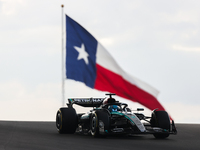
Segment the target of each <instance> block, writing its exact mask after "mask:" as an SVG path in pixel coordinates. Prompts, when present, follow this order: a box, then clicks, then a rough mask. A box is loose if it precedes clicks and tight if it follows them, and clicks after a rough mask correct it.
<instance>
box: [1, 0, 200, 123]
mask: <svg viewBox="0 0 200 150" xmlns="http://www.w3.org/2000/svg"><path fill="white" fill-rule="evenodd" d="M61 4H64V5H65V7H64V12H65V13H66V14H68V15H69V16H70V17H71V18H73V19H74V20H76V21H77V22H79V23H80V24H81V25H82V26H83V27H84V28H86V29H87V30H88V31H89V32H90V33H91V34H92V35H93V36H94V37H95V38H96V39H97V40H98V41H99V42H100V43H101V44H102V45H103V46H104V47H105V48H106V49H107V50H108V51H109V53H110V54H111V55H112V56H113V57H114V58H115V60H116V61H117V62H118V64H119V65H120V66H121V67H122V68H123V69H124V70H125V71H126V72H128V73H130V74H132V75H133V76H135V77H137V78H139V79H141V80H143V81H144V82H146V83H148V84H150V85H151V86H153V87H155V88H156V89H158V90H159V91H160V94H159V96H158V100H159V101H160V102H161V104H162V105H163V106H164V107H165V108H166V110H167V111H168V112H169V114H170V115H171V116H172V118H173V119H174V120H175V122H178V123H200V42H199V40H200V9H199V8H200V1H197V0H188V1H183V0H166V1H159V0H151V1H148V0H123V1H122V0H101V1H100V0H99V1H97V0H84V1H82V0H42V1H40V0H0V70H1V75H0V77H1V78H0V120H27V121H31V120H34V121H54V120H55V115H56V111H57V109H58V108H59V107H61V105H62V100H61V98H62V95H61ZM104 94H105V92H99V91H96V90H92V89H90V88H88V87H86V86H85V85H84V84H82V83H80V82H75V81H72V80H66V81H65V96H66V102H67V98H68V97H105V95H104ZM117 98H118V99H119V100H120V101H124V102H128V101H127V100H124V99H122V98H119V97H117ZM128 103H129V105H130V106H131V108H132V109H136V107H142V106H140V105H138V104H137V103H132V102H128ZM79 110H80V109H79ZM150 113H151V111H149V110H148V109H147V108H145V114H147V115H150Z"/></svg>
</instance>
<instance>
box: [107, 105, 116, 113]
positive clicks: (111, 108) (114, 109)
mask: <svg viewBox="0 0 200 150" xmlns="http://www.w3.org/2000/svg"><path fill="white" fill-rule="evenodd" d="M108 110H109V111H110V112H116V111H119V106H117V105H110V106H109V107H108Z"/></svg>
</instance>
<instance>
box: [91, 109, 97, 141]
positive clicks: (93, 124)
mask: <svg viewBox="0 0 200 150" xmlns="http://www.w3.org/2000/svg"><path fill="white" fill-rule="evenodd" d="M90 130H91V134H92V136H94V137H98V136H99V120H98V117H97V114H96V113H94V114H92V115H91V121H90Z"/></svg>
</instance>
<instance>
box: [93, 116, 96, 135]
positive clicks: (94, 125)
mask: <svg viewBox="0 0 200 150" xmlns="http://www.w3.org/2000/svg"><path fill="white" fill-rule="evenodd" d="M96 121H97V120H96V117H95V116H94V117H93V118H92V132H93V133H94V132H95V130H96Z"/></svg>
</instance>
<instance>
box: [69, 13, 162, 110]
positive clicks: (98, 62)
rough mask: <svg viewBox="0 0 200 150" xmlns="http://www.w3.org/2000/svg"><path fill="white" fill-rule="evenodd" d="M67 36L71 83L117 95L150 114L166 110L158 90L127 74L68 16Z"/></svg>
mask: <svg viewBox="0 0 200 150" xmlns="http://www.w3.org/2000/svg"><path fill="white" fill-rule="evenodd" d="M101 30H103V29H101ZM66 33H67V36H66V50H67V52H66V76H67V78H68V79H73V80H76V81H80V82H83V83H85V85H87V86H89V87H90V88H92V89H97V90H100V91H107V92H110V93H115V94H116V95H118V96H120V97H123V98H125V99H128V100H131V101H133V102H138V103H140V104H142V105H144V106H145V107H147V108H149V109H150V110H153V109H156V108H158V109H159V110H164V108H163V106H162V105H161V104H160V103H159V102H158V100H157V99H156V97H157V95H158V91H157V90H156V89H154V88H153V87H151V86H150V85H148V84H146V83H144V82H143V81H141V80H139V79H137V78H135V77H133V76H131V75H130V74H128V73H126V72H125V71H123V69H122V68H120V67H119V65H118V64H117V62H116V61H115V60H114V59H113V57H112V56H111V55H110V54H109V52H108V51H107V50H106V49H105V48H104V47H103V46H102V45H101V44H100V43H99V42H98V41H97V40H96V39H95V38H94V37H93V36H92V35H91V34H90V33H89V32H88V31H87V30H85V29H84V28H83V27H82V26H81V25H80V24H78V23H77V22H76V21H74V20H73V19H71V18H70V17H69V16H66Z"/></svg>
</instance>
